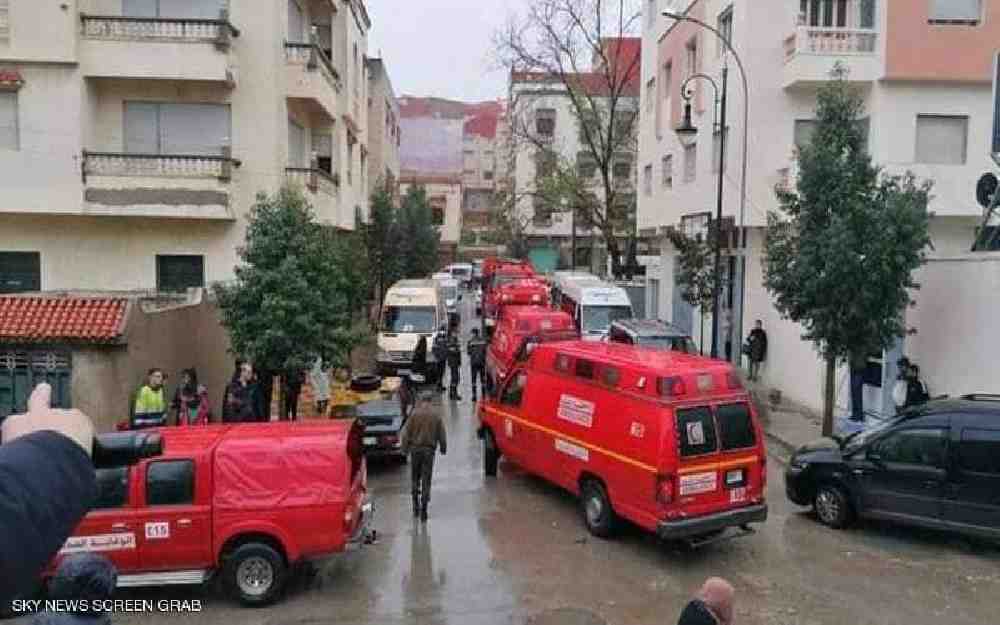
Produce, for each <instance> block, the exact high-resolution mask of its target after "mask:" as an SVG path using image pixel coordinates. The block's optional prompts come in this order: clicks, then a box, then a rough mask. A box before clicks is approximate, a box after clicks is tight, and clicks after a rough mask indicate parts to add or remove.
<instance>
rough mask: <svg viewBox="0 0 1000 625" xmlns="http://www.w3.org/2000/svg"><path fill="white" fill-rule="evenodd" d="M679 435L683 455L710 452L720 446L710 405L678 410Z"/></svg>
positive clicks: (698, 454) (697, 454)
mask: <svg viewBox="0 0 1000 625" xmlns="http://www.w3.org/2000/svg"><path fill="white" fill-rule="evenodd" d="M677 437H678V439H680V451H681V456H682V457H688V456H701V455H703V454H710V453H712V452H714V451H716V450H717V449H718V448H719V445H718V441H717V439H716V435H715V421H714V420H713V419H712V410H711V409H710V408H709V407H708V406H700V407H698V408H687V409H684V410H678V411H677Z"/></svg>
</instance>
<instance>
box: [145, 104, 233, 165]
mask: <svg viewBox="0 0 1000 625" xmlns="http://www.w3.org/2000/svg"><path fill="white" fill-rule="evenodd" d="M229 125H230V121H229V106H228V105H226V104H174V103H164V104H161V105H160V146H161V150H162V153H163V154H198V155H221V154H222V148H223V147H224V146H227V145H230V140H229Z"/></svg>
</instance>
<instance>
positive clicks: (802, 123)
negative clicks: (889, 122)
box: [726, 117, 871, 152]
mask: <svg viewBox="0 0 1000 625" xmlns="http://www.w3.org/2000/svg"><path fill="white" fill-rule="evenodd" d="M870 121H871V120H870V119H869V118H867V117H865V118H864V119H859V120H857V121H855V122H854V123H855V124H857V127H858V132H860V133H861V151H862V152H867V151H868V132H869V126H870ZM816 128H817V121H816V120H815V119H797V120H795V130H794V139H793V140H794V141H795V147H796V148H797V149H799V150H801V149H802V148H804V147H805V146H807V145H809V144H811V143H812V140H813V136H814V135H815V134H816ZM727 141H728V139H727ZM726 147H727V148H728V147H729V144H728V143H726Z"/></svg>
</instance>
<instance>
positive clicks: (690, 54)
mask: <svg viewBox="0 0 1000 625" xmlns="http://www.w3.org/2000/svg"><path fill="white" fill-rule="evenodd" d="M697 73H698V38H697V37H692V38H691V41H688V43H687V75H688V76H692V75H693V74H697Z"/></svg>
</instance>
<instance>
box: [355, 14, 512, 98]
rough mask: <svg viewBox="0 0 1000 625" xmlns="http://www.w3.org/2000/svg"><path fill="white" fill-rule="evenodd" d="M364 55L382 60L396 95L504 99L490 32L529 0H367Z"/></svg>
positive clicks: (502, 77) (502, 84) (503, 90)
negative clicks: (368, 26)
mask: <svg viewBox="0 0 1000 625" xmlns="http://www.w3.org/2000/svg"><path fill="white" fill-rule="evenodd" d="M367 2H368V3H367V7H368V13H369V15H370V17H371V19H372V29H371V32H370V34H369V40H368V54H369V56H379V50H380V49H381V56H382V58H383V59H385V62H386V67H387V68H388V70H389V77H390V78H391V79H392V86H393V88H394V89H395V90H396V95H397V96H401V95H403V94H404V93H405V94H407V95H416V96H438V97H443V98H452V99H455V100H465V101H476V100H489V99H493V98H497V97H503V96H504V95H505V92H506V78H505V76H504V73H503V71H500V70H498V69H496V68H494V67H493V66H492V65H493V61H492V59H491V46H492V39H493V33H494V32H495V31H496V29H497V28H499V27H501V26H502V25H503V24H504V23H505V22H506V20H507V15H508V13H509V12H510V11H512V10H516V11H519V12H520V11H523V8H524V7H525V6H526V5H527V4H528V2H529V0H416V1H414V0H367Z"/></svg>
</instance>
